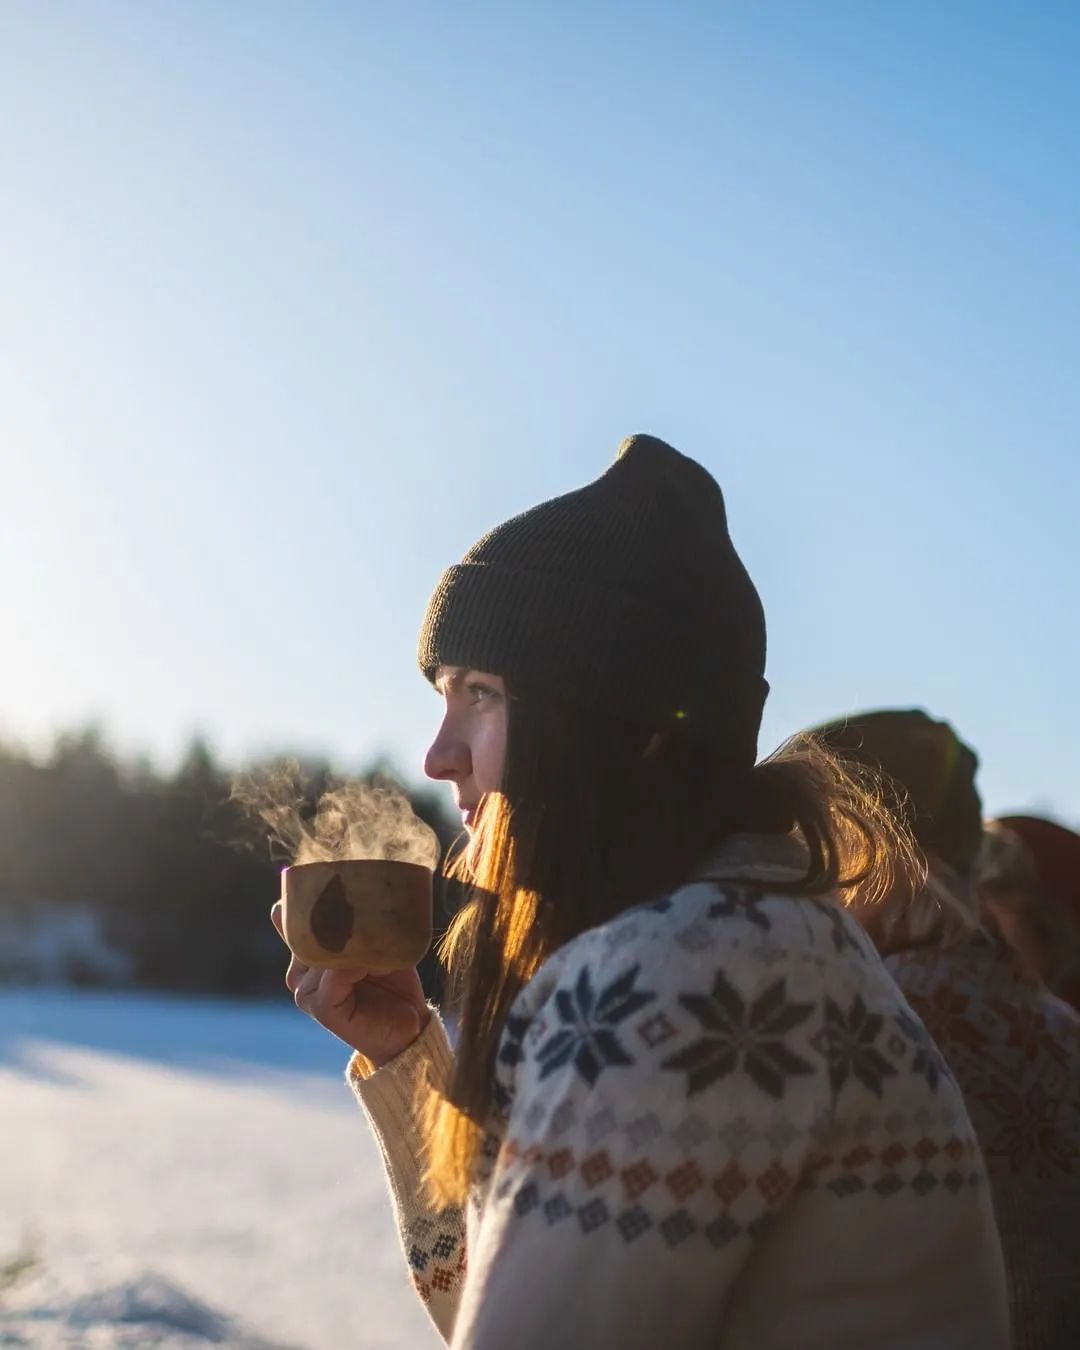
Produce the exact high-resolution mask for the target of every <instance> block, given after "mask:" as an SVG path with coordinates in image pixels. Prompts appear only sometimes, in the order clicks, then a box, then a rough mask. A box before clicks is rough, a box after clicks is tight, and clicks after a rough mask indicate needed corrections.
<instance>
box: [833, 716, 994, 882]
mask: <svg viewBox="0 0 1080 1350" xmlns="http://www.w3.org/2000/svg"><path fill="white" fill-rule="evenodd" d="M812 734H813V735H815V736H817V737H819V738H820V739H821V740H823V741H824V742H825V743H826V745H828V746H829V748H830V749H832V750H833V751H834V752H835V753H836V754H837V755H838V756H839V757H840V758H841V759H842V760H851V761H854V762H855V763H857V764H864V765H866V766H867V767H869V768H871V769H873V770H875V771H876V772H879V773H884V774H885V775H886V776H887V778H889V779H891V780H892V783H893V784H894V785H896V786H897V787H898V788H899V789H900V791H899V792H898V793H897V794H896V796H895V798H894V799H893V800H892V801H890V803H889V805H890V806H891V807H892V808H893V810H894V811H896V812H897V814H899V815H900V816H901V817H902V818H903V819H904V821H905V822H906V824H907V825H908V828H909V829H910V830H911V832H912V834H914V836H915V839H916V841H917V842H918V844H919V845H920V847H921V848H923V849H924V850H925V851H926V852H927V853H934V854H936V855H937V856H938V857H939V858H941V859H943V860H944V861H945V862H947V863H949V864H950V865H951V866H952V867H954V868H955V869H956V870H957V871H958V872H959V873H960V874H961V875H962V876H966V875H967V874H968V873H969V872H970V870H971V867H972V864H973V863H974V861H975V856H976V854H977V853H978V851H979V844H980V842H981V840H982V828H983V827H982V800H981V798H980V797H979V791H978V789H977V788H976V786H975V771H976V769H977V768H978V765H979V761H978V758H977V757H976V754H975V752H974V750H972V749H971V747H970V746H968V745H965V744H964V742H963V741H962V740H961V739H960V737H959V736H957V734H956V732H955V731H954V730H953V729H952V727H951V726H950V725H949V724H948V722H938V721H935V720H934V718H932V717H930V716H928V715H927V714H926V713H925V712H923V711H922V710H921V709H920V708H904V709H900V708H885V709H881V710H879V711H877V712H867V713H856V714H853V715H852V716H850V717H842V718H839V719H838V720H837V721H835V722H829V723H826V724H825V725H824V726H821V727H816V728H815V729H814V731H813V733H812ZM886 786H888V784H887V785H886Z"/></svg>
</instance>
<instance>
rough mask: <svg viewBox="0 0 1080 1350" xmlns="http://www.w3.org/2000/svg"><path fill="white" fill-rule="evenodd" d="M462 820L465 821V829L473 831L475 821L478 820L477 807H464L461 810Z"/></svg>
mask: <svg viewBox="0 0 1080 1350" xmlns="http://www.w3.org/2000/svg"><path fill="white" fill-rule="evenodd" d="M461 819H462V821H463V822H464V824H465V828H466V829H467V830H471V829H472V825H473V821H474V820H475V819H476V807H475V806H463V807H462V808H461Z"/></svg>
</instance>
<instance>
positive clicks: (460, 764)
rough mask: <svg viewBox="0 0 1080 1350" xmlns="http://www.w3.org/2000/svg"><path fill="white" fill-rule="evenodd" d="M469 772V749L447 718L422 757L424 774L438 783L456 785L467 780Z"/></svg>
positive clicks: (470, 763)
mask: <svg viewBox="0 0 1080 1350" xmlns="http://www.w3.org/2000/svg"><path fill="white" fill-rule="evenodd" d="M471 770H472V758H471V756H470V754H469V747H468V745H467V744H466V743H465V742H464V741H463V740H462V738H461V737H460V736H459V735H456V734H455V732H454V729H453V727H451V726H450V725H449V718H447V719H446V721H444V722H443V724H442V726H441V727H440V728H439V733H438V735H437V736H436V737H435V739H434V740H433V741H432V742H431V745H430V746H429V747H428V752H427V754H426V755H425V756H424V772H425V773H426V774H427V776H428V777H429V778H434V779H436V780H437V781H438V782H451V783H457V782H460V781H461V780H462V779H463V778H467V777H468V776H469V773H470V772H471Z"/></svg>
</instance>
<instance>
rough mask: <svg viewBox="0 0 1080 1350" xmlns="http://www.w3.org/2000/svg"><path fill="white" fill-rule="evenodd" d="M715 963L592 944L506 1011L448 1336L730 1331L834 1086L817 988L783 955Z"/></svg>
mask: <svg viewBox="0 0 1080 1350" xmlns="http://www.w3.org/2000/svg"><path fill="white" fill-rule="evenodd" d="M683 956H684V958H685V953H683ZM718 964H719V963H718V962H717V961H716V960H715V959H713V960H707V959H704V958H702V959H701V960H691V961H689V962H687V961H686V960H685V959H684V960H683V961H681V962H677V963H670V962H665V961H664V960H663V959H660V960H657V959H655V958H651V959H650V958H648V957H646V959H645V961H644V963H643V962H642V961H641V960H638V961H636V962H635V961H632V960H631V959H628V960H624V961H619V960H614V959H612V958H611V957H610V956H608V955H606V954H602V953H597V952H596V951H595V949H594V950H593V953H592V956H591V957H590V955H589V953H586V957H585V959H584V960H579V961H577V962H576V963H574V964H571V965H568V966H567V967H566V968H565V969H564V970H563V972H562V973H561V974H559V975H558V976H557V978H556V980H555V982H554V985H553V987H552V988H551V989H550V991H549V992H548V993H547V995H546V997H545V998H544V1001H543V1002H542V1003H541V1004H540V1006H539V1007H538V1008H537V1011H536V1014H535V1016H533V1017H532V1018H528V1019H526V1018H521V1019H513V1018H512V1019H511V1021H510V1024H509V1027H510V1036H509V1039H508V1038H506V1037H504V1042H503V1046H502V1050H501V1052H500V1065H501V1066H506V1065H512V1066H513V1070H512V1075H511V1076H510V1077H509V1078H508V1079H507V1083H508V1086H509V1091H508V1093H507V1094H506V1095H508V1096H509V1098H510V1105H509V1115H508V1121H507V1131H506V1134H505V1137H504V1140H503V1143H502V1147H501V1149H500V1152H499V1154H498V1156H497V1158H496V1161H495V1165H494V1171H493V1173H492V1177H491V1180H490V1185H489V1189H488V1192H487V1198H486V1202H485V1204H484V1207H483V1212H482V1218H481V1220H480V1224H479V1228H478V1231H477V1233H476V1234H475V1239H474V1242H473V1244H472V1248H471V1250H470V1257H469V1274H468V1279H467V1282H466V1287H465V1291H464V1294H463V1298H462V1304H461V1308H460V1310H459V1314H458V1319H457V1323H456V1327H455V1333H454V1338H453V1346H454V1347H455V1350H466V1347H468V1350H497V1348H501V1347H505V1346H508V1345H513V1346H514V1347H515V1350H530V1348H531V1347H536V1348H537V1350H540V1347H545V1348H546V1347H550V1346H553V1345H596V1346H607V1345H611V1346H615V1345H617V1346H619V1347H620V1350H637V1348H638V1347H640V1348H641V1350H645V1347H654V1346H657V1345H665V1344H674V1345H679V1346H683V1347H691V1348H692V1347H699V1346H700V1347H705V1346H709V1347H715V1346H716V1345H718V1344H729V1343H730V1341H729V1340H728V1336H729V1334H730V1331H731V1327H730V1324H729V1320H728V1316H727V1314H728V1310H729V1306H730V1303H731V1297H732V1291H733V1289H734V1288H735V1286H736V1285H737V1283H738V1282H739V1280H740V1277H741V1276H742V1275H743V1274H744V1272H745V1271H746V1270H747V1267H748V1265H749V1264H750V1263H752V1262H753V1261H754V1260H755V1257H756V1255H757V1254H758V1253H759V1250H760V1244H761V1241H762V1238H763V1235H764V1234H765V1233H766V1232H767V1231H769V1229H770V1227H771V1225H772V1224H773V1222H774V1220H775V1219H776V1218H777V1216H778V1215H779V1213H780V1212H781V1211H782V1210H783V1209H784V1208H785V1206H786V1205H787V1203H788V1201H789V1199H790V1197H791V1195H792V1194H793V1191H794V1189H795V1186H796V1184H797V1182H798V1179H799V1176H800V1173H801V1172H802V1171H803V1170H804V1168H805V1165H806V1161H807V1158H808V1155H809V1154H810V1152H811V1150H812V1146H813V1141H814V1138H815V1131H816V1128H817V1125H818V1123H819V1121H820V1119H821V1117H822V1114H823V1113H825V1114H827V1113H828V1111H829V1098H830V1093H829V1088H828V1082H827V1076H826V1074H825V1071H824V1067H823V1062H822V1057H821V1055H820V1054H816V1053H814V1051H813V1047H812V1045H811V1037H812V1036H813V1035H814V1033H815V1032H817V1031H818V1030H819V1029H820V1025H821V1019H820V1001H819V1000H817V999H813V998H808V997H807V996H806V995H807V994H808V993H809V992H810V991H808V990H799V989H793V988H791V987H790V986H791V984H792V976H791V975H790V972H789V973H788V974H785V975H778V974H777V973H776V972H775V971H772V972H770V970H769V969H768V968H766V967H765V966H764V965H760V966H757V967H750V966H746V965H739V964H734V965H732V966H730V967H729V968H725V967H724V966H720V968H719V969H718Z"/></svg>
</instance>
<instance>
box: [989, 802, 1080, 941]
mask: <svg viewBox="0 0 1080 1350" xmlns="http://www.w3.org/2000/svg"><path fill="white" fill-rule="evenodd" d="M998 823H999V824H1001V825H1004V826H1005V828H1006V829H1007V830H1012V832H1013V833H1014V834H1016V835H1018V836H1019V837H1020V839H1021V840H1022V842H1023V844H1024V846H1025V847H1026V848H1027V851H1028V852H1029V853H1030V854H1031V860H1032V862H1033V863H1034V864H1035V871H1036V874H1037V875H1038V878H1039V888H1040V889H1041V890H1042V891H1043V892H1044V893H1045V894H1046V895H1048V896H1050V897H1052V898H1053V899H1054V900H1058V901H1060V903H1061V904H1063V905H1066V906H1068V908H1069V910H1070V911H1071V913H1072V914H1073V915H1074V916H1075V917H1076V918H1077V919H1080V834H1076V833H1074V831H1072V830H1068V829H1066V828H1065V826H1064V825H1056V824H1055V823H1054V822H1053V821H1052V820H1042V819H1040V818H1039V817H1038V816H999V817H998Z"/></svg>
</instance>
